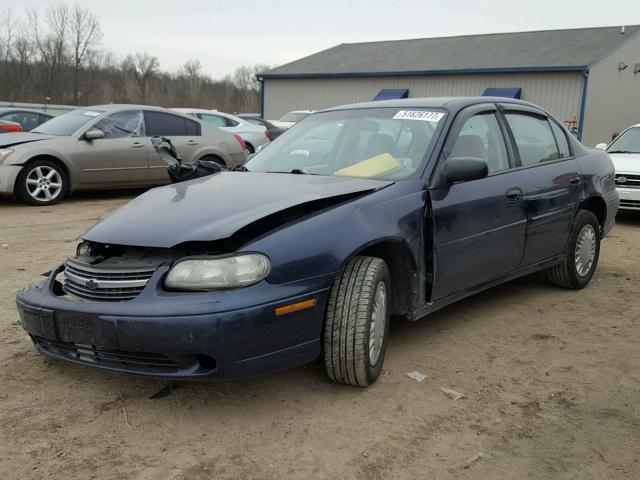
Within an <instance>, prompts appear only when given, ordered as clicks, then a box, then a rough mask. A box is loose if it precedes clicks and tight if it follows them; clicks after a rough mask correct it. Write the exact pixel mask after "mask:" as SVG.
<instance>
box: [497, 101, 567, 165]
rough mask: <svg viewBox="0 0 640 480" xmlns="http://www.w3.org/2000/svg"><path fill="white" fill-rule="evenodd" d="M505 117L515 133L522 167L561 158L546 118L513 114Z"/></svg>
mask: <svg viewBox="0 0 640 480" xmlns="http://www.w3.org/2000/svg"><path fill="white" fill-rule="evenodd" d="M505 117H506V118H507V122H509V126H510V127H511V131H512V132H513V137H514V139H515V141H516V146H517V147H518V152H519V153H520V160H521V161H522V165H534V164H536V163H542V162H549V161H551V160H557V159H558V158H560V152H559V151H558V145H557V144H556V139H555V137H554V136H553V132H552V131H551V127H550V126H549V122H548V121H547V119H546V118H545V117H539V116H537V115H527V114H524V113H513V112H511V113H507V114H505Z"/></svg>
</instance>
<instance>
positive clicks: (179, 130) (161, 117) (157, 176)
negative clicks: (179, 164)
mask: <svg viewBox="0 0 640 480" xmlns="http://www.w3.org/2000/svg"><path fill="white" fill-rule="evenodd" d="M144 119H145V126H146V135H147V145H148V149H149V158H148V164H149V175H150V178H151V180H153V181H158V180H168V179H169V175H168V174H167V165H166V164H165V163H164V162H163V161H162V160H161V159H160V157H159V156H158V155H157V154H156V152H155V150H154V148H153V146H152V145H151V141H150V139H151V137H154V136H161V137H167V138H168V139H169V140H171V143H172V144H173V145H174V146H175V147H176V150H177V151H178V154H179V155H180V157H181V158H182V161H183V162H185V163H186V162H191V161H193V160H197V159H198V157H199V154H200V151H201V149H202V137H201V135H202V129H201V125H200V123H198V121H197V120H190V119H187V118H184V117H182V116H180V115H173V114H171V113H166V112H158V111H155V110H145V112H144Z"/></svg>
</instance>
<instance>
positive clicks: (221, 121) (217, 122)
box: [202, 113, 229, 127]
mask: <svg viewBox="0 0 640 480" xmlns="http://www.w3.org/2000/svg"><path fill="white" fill-rule="evenodd" d="M225 120H226V119H225V118H224V117H221V116H220V115H210V114H208V113H203V114H202V121H203V122H206V123H208V124H209V125H213V126H214V127H228V126H229V125H227V122H226V121H225Z"/></svg>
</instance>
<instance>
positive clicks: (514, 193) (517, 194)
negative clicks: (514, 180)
mask: <svg viewBox="0 0 640 480" xmlns="http://www.w3.org/2000/svg"><path fill="white" fill-rule="evenodd" d="M522 196H523V192H522V189H521V188H518V187H513V188H510V189H509V190H507V193H506V197H507V200H509V202H511V203H516V202H519V201H520V200H522Z"/></svg>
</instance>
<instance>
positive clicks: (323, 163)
mask: <svg viewBox="0 0 640 480" xmlns="http://www.w3.org/2000/svg"><path fill="white" fill-rule="evenodd" d="M444 117H445V113H444V112H443V111H440V110H437V109H418V108H411V109H409V108H407V109H399V108H372V109H358V110H342V111H333V112H325V113H316V114H313V115H311V116H310V117H307V118H306V119H304V120H303V121H301V122H300V123H298V124H297V125H296V126H295V127H293V128H291V129H289V130H288V131H286V132H285V133H284V134H283V135H281V136H280V137H278V138H277V139H276V140H275V141H274V142H273V143H272V144H271V145H269V147H268V148H265V149H263V150H262V151H261V152H260V153H258V154H257V155H256V156H255V157H253V158H252V159H251V160H250V161H249V162H248V163H247V164H246V167H247V170H249V171H253V172H281V173H307V174H315V175H332V176H347V177H359V178H376V179H382V180H399V179H403V178H408V177H410V176H411V175H413V174H414V173H415V172H416V171H419V170H420V169H421V168H420V167H421V166H422V164H423V163H424V160H425V158H426V156H427V153H428V152H429V150H430V148H431V145H432V143H433V141H434V140H435V138H436V135H435V134H436V132H437V131H438V127H439V126H440V125H441V124H442V121H443V119H444Z"/></svg>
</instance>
